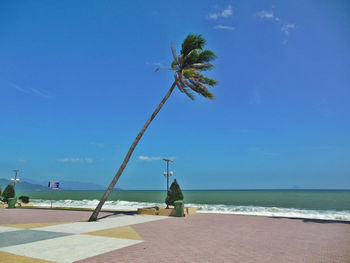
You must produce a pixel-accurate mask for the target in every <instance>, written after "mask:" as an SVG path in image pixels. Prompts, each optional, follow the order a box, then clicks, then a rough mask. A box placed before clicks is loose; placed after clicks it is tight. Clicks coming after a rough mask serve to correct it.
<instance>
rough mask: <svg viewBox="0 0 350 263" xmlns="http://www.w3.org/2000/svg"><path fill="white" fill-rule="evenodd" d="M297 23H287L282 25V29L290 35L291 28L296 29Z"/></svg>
mask: <svg viewBox="0 0 350 263" xmlns="http://www.w3.org/2000/svg"><path fill="white" fill-rule="evenodd" d="M294 28H295V24H285V25H283V26H282V27H281V31H282V32H283V33H284V34H285V35H286V36H288V35H289V30H291V29H294Z"/></svg>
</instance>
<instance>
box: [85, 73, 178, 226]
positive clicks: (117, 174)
mask: <svg viewBox="0 0 350 263" xmlns="http://www.w3.org/2000/svg"><path fill="white" fill-rule="evenodd" d="M176 82H177V81H176V80H175V81H174V83H173V85H172V86H171V88H170V89H169V91H168V93H167V94H166V95H165V97H164V98H163V100H162V101H161V102H160V104H159V105H158V107H157V108H156V110H155V111H154V112H153V114H152V115H151V117H150V118H149V119H148V121H147V122H146V124H145V125H144V126H143V128H142V130H141V131H140V132H139V134H138V135H137V137H136V138H135V140H134V142H133V143H132V145H131V147H130V149H129V151H128V153H127V154H126V156H125V158H124V161H123V163H122V165H121V166H120V168H119V170H118V172H117V173H116V175H115V176H114V178H113V180H112V182H111V183H110V184H109V186H108V188H107V190H106V192H105V193H104V195H103V197H102V198H101V200H100V202H99V204H98V205H97V206H96V208H95V210H94V212H93V213H92V215H91V216H90V218H89V222H90V221H96V220H97V216H98V214H99V213H100V211H101V209H102V206H103V204H104V203H105V202H106V200H107V198H108V196H109V195H110V194H111V192H112V190H113V188H114V186H115V184H116V183H117V182H118V180H119V177H120V176H121V175H122V173H123V171H124V168H125V166H126V165H127V164H128V162H129V159H130V157H131V155H132V153H133V151H134V150H135V148H136V145H137V143H138V142H139V141H140V139H141V137H142V135H143V134H144V133H145V131H146V129H147V127H148V126H149V125H150V123H151V122H152V120H153V119H154V118H155V117H156V115H157V114H158V112H159V111H160V109H161V108H162V107H163V105H164V103H165V102H166V101H167V99H168V98H169V96H170V95H171V93H172V92H173V90H174V88H175V86H176Z"/></svg>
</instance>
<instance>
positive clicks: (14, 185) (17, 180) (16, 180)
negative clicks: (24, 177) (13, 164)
mask: <svg viewBox="0 0 350 263" xmlns="http://www.w3.org/2000/svg"><path fill="white" fill-rule="evenodd" d="M12 171H14V172H15V178H11V181H12V182H13V189H15V187H16V183H18V182H19V178H17V173H18V172H19V170H12Z"/></svg>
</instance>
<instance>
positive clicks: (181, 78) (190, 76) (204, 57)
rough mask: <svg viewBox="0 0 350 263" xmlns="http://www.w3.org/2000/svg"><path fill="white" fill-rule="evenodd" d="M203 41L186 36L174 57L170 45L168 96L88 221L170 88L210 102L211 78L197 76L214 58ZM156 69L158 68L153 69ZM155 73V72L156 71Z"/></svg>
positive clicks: (91, 218) (105, 198) (192, 35)
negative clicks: (170, 61) (172, 80)
mask: <svg viewBox="0 0 350 263" xmlns="http://www.w3.org/2000/svg"><path fill="white" fill-rule="evenodd" d="M205 44H206V41H205V39H204V38H203V37H202V36H201V35H194V34H190V35H188V36H187V37H186V38H185V40H184V42H183V43H182V49H181V54H180V55H179V56H177V54H176V50H175V47H174V45H172V46H171V50H172V53H173V57H174V61H173V62H172V64H171V68H170V69H171V70H173V71H175V76H174V77H175V80H174V82H173V84H172V85H171V87H170V89H169V91H168V93H167V94H166V95H165V97H164V98H163V100H162V101H161V102H160V104H159V105H158V107H157V108H156V109H155V111H154V112H153V113H152V115H151V117H150V118H149V119H148V121H147V122H146V124H145V125H144V126H143V128H142V130H141V131H140V132H139V134H138V135H137V137H136V138H135V140H134V142H133V143H132V145H131V147H130V149H129V151H128V153H127V154H126V156H125V158H124V161H123V163H122V165H121V166H120V168H119V170H118V172H117V173H116V175H115V176H114V178H113V180H112V182H111V183H110V185H109V187H108V188H107V190H106V192H105V193H104V195H103V197H102V198H101V200H100V202H99V204H98V205H97V207H96V208H95V210H94V212H93V213H92V215H91V217H90V219H89V221H96V220H97V216H98V214H99V212H100V211H101V209H102V206H103V204H104V203H105V202H106V200H107V198H108V196H109V195H110V193H111V192H112V190H113V188H114V186H115V184H116V183H117V181H118V179H119V177H120V176H121V174H122V173H123V170H124V168H125V167H126V165H127V163H128V161H129V159H130V157H131V155H132V153H133V151H134V150H135V147H136V145H137V143H138V142H139V141H140V139H141V137H142V135H143V134H144V132H145V131H146V129H147V127H148V126H149V125H150V123H151V122H152V120H153V119H154V118H155V117H156V115H157V113H158V112H159V111H160V109H161V108H162V107H163V105H164V103H165V102H166V101H167V99H168V98H169V96H170V95H171V93H172V92H173V90H174V88H175V87H177V88H178V89H179V90H180V91H181V92H183V93H185V94H186V95H187V96H188V97H189V98H190V99H192V100H194V98H195V97H194V94H193V92H194V93H197V94H199V95H202V96H203V97H205V98H208V99H213V98H214V95H213V94H212V93H211V92H210V91H209V90H208V86H214V85H216V84H217V81H216V80H215V79H211V78H207V77H205V76H203V75H202V74H201V72H202V71H205V70H209V69H211V68H212V67H213V65H212V64H210V63H209V62H210V61H211V60H213V59H215V57H216V55H215V53H214V52H212V51H210V50H203V47H204V46H205ZM157 70H159V69H157ZM157 70H156V71H157Z"/></svg>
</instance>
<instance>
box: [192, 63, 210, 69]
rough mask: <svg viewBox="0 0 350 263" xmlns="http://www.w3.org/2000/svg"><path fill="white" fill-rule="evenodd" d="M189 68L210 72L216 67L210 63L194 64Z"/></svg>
mask: <svg viewBox="0 0 350 263" xmlns="http://www.w3.org/2000/svg"><path fill="white" fill-rule="evenodd" d="M189 67H191V68H195V69H199V70H208V69H211V68H212V67H214V65H213V64H210V63H194V64H191V65H190V66H189Z"/></svg>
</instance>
